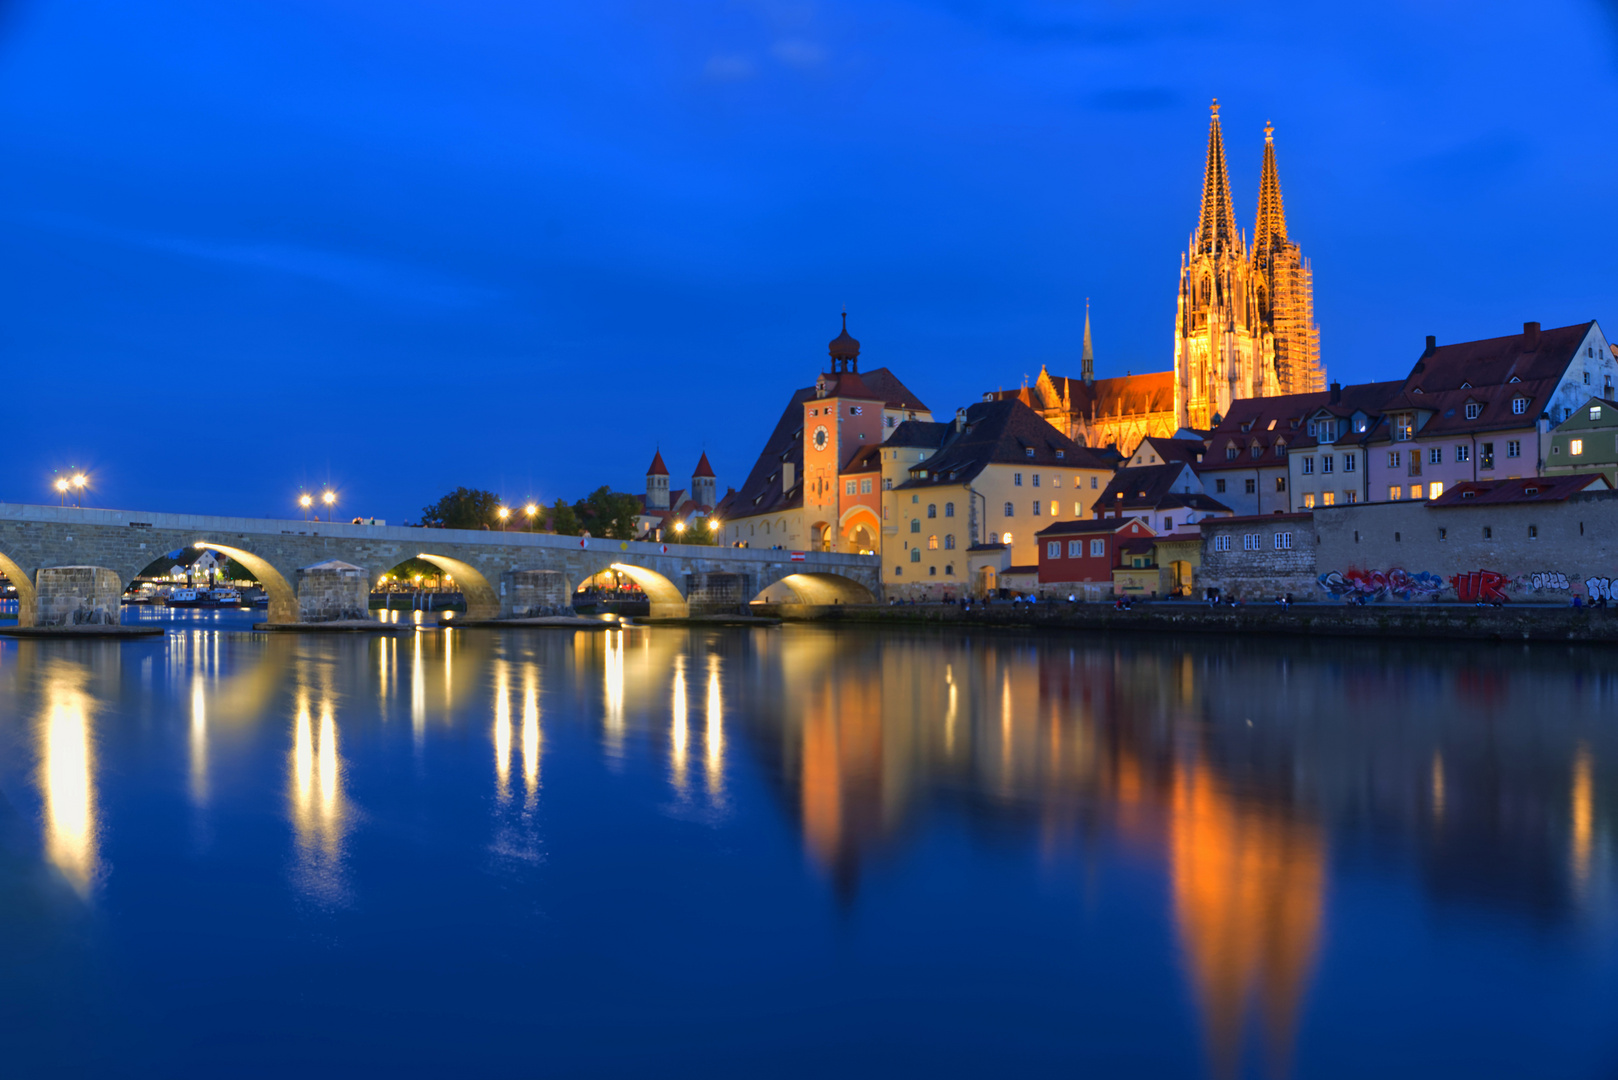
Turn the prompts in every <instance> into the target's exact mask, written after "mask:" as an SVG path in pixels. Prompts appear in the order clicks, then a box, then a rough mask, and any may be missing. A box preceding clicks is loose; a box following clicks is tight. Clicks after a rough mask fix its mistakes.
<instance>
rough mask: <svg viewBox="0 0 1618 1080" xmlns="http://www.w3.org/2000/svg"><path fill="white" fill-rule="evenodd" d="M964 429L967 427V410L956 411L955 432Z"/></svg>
mask: <svg viewBox="0 0 1618 1080" xmlns="http://www.w3.org/2000/svg"><path fill="white" fill-rule="evenodd" d="M964 427H966V410H965V409H956V410H955V430H956V431H960V430H961V429H962V428H964Z"/></svg>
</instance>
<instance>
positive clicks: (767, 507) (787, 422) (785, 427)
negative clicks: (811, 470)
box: [719, 386, 815, 518]
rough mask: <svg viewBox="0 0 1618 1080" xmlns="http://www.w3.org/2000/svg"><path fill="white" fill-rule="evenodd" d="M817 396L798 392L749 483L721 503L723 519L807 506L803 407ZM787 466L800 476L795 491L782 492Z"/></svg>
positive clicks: (805, 390)
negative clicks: (804, 476) (804, 489)
mask: <svg viewBox="0 0 1618 1080" xmlns="http://www.w3.org/2000/svg"><path fill="white" fill-rule="evenodd" d="M814 396H815V390H814V387H812V386H805V387H803V388H802V389H800V390H797V391H794V393H793V395H792V400H790V401H788V402H787V407H786V408H785V409H784V410H783V411H782V413H781V419H779V420H777V421H776V423H775V429H774V430H773V431H771V432H770V437H769V438H767V439H765V440H764V449H763V450H762V451H760V452H759V455H758V460H757V461H755V462H754V463H753V469H752V471H751V472H749V473H748V474H747V479H746V480H744V481H742V486H741V487H740V488H739V489H737V490H735V491H730V492H726V493H725V497H724V498H723V499H720V500H719V514H720V516H721V517H725V518H739V517H753V516H756V515H759V514H773V513H776V512H777V511H780V510H792V509H795V508H797V507H800V506H802V505H803V406H804V403H805V402H807V401H809V400H811V399H812V398H813V397H814ZM783 465H791V466H792V467H793V471H794V473H795V474H796V476H795V479H794V481H793V484H792V487H791V488H790V489H789V490H785V491H783V490H782V476H781V467H782V466H783Z"/></svg>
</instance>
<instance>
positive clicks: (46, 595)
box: [18, 566, 124, 626]
mask: <svg viewBox="0 0 1618 1080" xmlns="http://www.w3.org/2000/svg"><path fill="white" fill-rule="evenodd" d="M36 587H37V589H38V594H39V595H38V606H37V614H36V616H35V625H37V626H83V625H86V624H92V625H112V626H116V625H118V619H119V614H120V610H119V604H120V602H121V600H122V597H123V592H124V583H123V581H121V580H120V579H119V577H118V575H117V574H115V573H114V572H112V571H111V570H108V569H106V568H105V567H101V566H49V567H45V568H43V569H41V570H40V571H39V581H38V584H37V586H36ZM21 592H22V590H21V589H19V590H18V593H19V595H20V594H21Z"/></svg>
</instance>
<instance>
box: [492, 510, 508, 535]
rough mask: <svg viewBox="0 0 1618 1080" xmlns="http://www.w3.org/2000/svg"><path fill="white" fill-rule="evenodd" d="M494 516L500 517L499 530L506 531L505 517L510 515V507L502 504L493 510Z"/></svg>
mask: <svg viewBox="0 0 1618 1080" xmlns="http://www.w3.org/2000/svg"><path fill="white" fill-rule="evenodd" d="M494 516H495V517H497V518H499V519H500V531H501V532H505V531H506V519H508V518H509V517H511V508H510V507H507V506H502V507H500V508H499V509H498V510H496V511H495V512H494Z"/></svg>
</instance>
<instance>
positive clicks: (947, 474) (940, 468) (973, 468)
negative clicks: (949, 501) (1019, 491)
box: [898, 398, 1109, 488]
mask: <svg viewBox="0 0 1618 1080" xmlns="http://www.w3.org/2000/svg"><path fill="white" fill-rule="evenodd" d="M945 427H946V429H947V431H948V433H947V435H946V437H945V440H944V445H943V447H942V449H940V450H939V451H938V453H936V454H934V455H933V456H932V457H930V458H928V459H927V460H926V461H923V462H919V463H918V464H916V465H914V466H912V467H911V469H910V479H908V480H906V481H905V482H904V483H902V484H900V485H898V486H899V487H901V488H912V487H927V486H932V485H935V484H964V483H967V482H969V481H971V480H972V479H973V478H974V477H976V476H977V475H978V474H979V473H980V472H982V471H983V470H984V469H985V468H987V467H988V466H989V465H996V464H1004V465H1009V464H1013V463H1016V464H1022V465H1034V466H1047V467H1057V468H1070V469H1107V468H1109V466H1108V465H1107V464H1106V462H1105V461H1103V460H1102V459H1100V458H1098V457H1096V456H1095V455H1094V454H1092V453H1091V452H1090V451H1089V450H1087V449H1085V448H1084V447H1082V446H1080V445H1079V444H1078V443H1076V442H1074V441H1073V440H1072V439H1070V438H1068V437H1067V436H1066V435H1063V434H1062V433H1061V432H1060V431H1057V430H1056V429H1055V428H1054V427H1052V426H1051V425H1050V424H1048V423H1046V422H1045V420H1044V419H1042V418H1041V417H1040V415H1039V414H1038V413H1036V412H1034V410H1032V409H1030V408H1029V407H1028V406H1027V405H1025V404H1023V403H1022V402H1020V401H1018V400H1016V399H1015V398H1010V399H1005V400H1001V401H980V402H978V403H977V404H975V405H973V406H972V407H971V408H969V409H967V410H966V423H965V424H964V425H963V426H962V427H961V428H960V430H956V428H955V425H953V424H946V425H945ZM1030 451H1032V453H1030ZM1058 455H1061V456H1060V457H1058ZM923 473H926V475H925V476H923V475H922V474H923Z"/></svg>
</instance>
